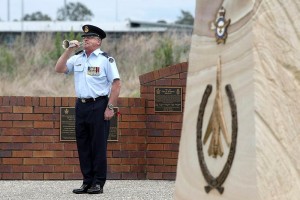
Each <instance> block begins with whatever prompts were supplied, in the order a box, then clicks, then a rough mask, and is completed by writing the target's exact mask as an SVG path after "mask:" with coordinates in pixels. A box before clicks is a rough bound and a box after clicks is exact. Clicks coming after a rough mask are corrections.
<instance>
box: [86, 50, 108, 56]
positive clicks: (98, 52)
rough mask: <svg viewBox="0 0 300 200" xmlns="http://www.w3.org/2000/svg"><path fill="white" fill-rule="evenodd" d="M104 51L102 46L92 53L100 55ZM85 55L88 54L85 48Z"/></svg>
mask: <svg viewBox="0 0 300 200" xmlns="http://www.w3.org/2000/svg"><path fill="white" fill-rule="evenodd" d="M101 53H103V51H101V49H100V48H98V49H96V50H95V51H93V52H92V53H91V54H95V55H96V56H98V55H99V54H101ZM84 55H86V53H85V50H84Z"/></svg>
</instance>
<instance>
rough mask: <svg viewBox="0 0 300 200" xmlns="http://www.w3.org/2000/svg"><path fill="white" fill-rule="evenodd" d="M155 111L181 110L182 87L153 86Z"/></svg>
mask: <svg viewBox="0 0 300 200" xmlns="http://www.w3.org/2000/svg"><path fill="white" fill-rule="evenodd" d="M154 109H155V112H182V87H155V88H154Z"/></svg>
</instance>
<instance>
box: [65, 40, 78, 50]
mask: <svg viewBox="0 0 300 200" xmlns="http://www.w3.org/2000/svg"><path fill="white" fill-rule="evenodd" d="M81 45H82V42H79V46H81ZM61 46H62V47H63V48H64V49H68V48H70V47H75V46H76V43H74V42H70V41H69V40H64V41H63V42H62V45H61Z"/></svg>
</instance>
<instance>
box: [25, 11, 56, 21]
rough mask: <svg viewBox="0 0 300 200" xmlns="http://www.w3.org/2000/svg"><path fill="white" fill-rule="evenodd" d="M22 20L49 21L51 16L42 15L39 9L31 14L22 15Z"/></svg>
mask: <svg viewBox="0 0 300 200" xmlns="http://www.w3.org/2000/svg"><path fill="white" fill-rule="evenodd" d="M23 20H24V21H51V17H49V16H48V15H44V14H43V13H41V12H40V11H38V12H34V13H32V14H26V15H25V16H24V17H23Z"/></svg>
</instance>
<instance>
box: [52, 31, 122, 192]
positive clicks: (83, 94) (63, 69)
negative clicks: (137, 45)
mask: <svg viewBox="0 0 300 200" xmlns="http://www.w3.org/2000/svg"><path fill="white" fill-rule="evenodd" d="M82 30H83V31H84V33H83V34H82V39H83V43H82V45H83V49H84V50H83V51H81V52H79V53H76V54H75V55H73V53H74V51H75V50H76V49H78V48H79V46H80V43H79V42H78V41H76V40H73V41H70V45H69V48H67V49H66V50H65V51H64V53H63V54H62V55H61V56H60V58H59V59H58V61H57V63H56V65H55V71H56V72H58V73H65V74H70V73H74V81H75V91H76V96H77V97H78V98H77V101H76V107H75V112H76V119H75V130H76V142H77V149H78V156H79V162H80V169H81V172H82V175H83V183H82V186H81V187H80V188H79V189H74V190H73V192H74V193H76V194H82V193H90V194H99V193H103V187H104V184H105V181H106V173H107V159H106V147H107V138H108V134H109V120H110V119H111V118H112V117H113V116H114V114H115V113H114V109H113V107H114V106H115V105H116V103H117V98H118V96H119V93H120V88H121V81H120V76H119V72H118V69H117V66H116V63H115V60H114V59H113V58H112V57H110V56H108V54H107V53H105V52H103V51H101V50H100V46H101V43H102V40H103V39H104V38H105V37H106V33H105V32H104V31H103V30H102V29H100V28H99V27H96V26H93V25H84V26H83V27H82Z"/></svg>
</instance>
